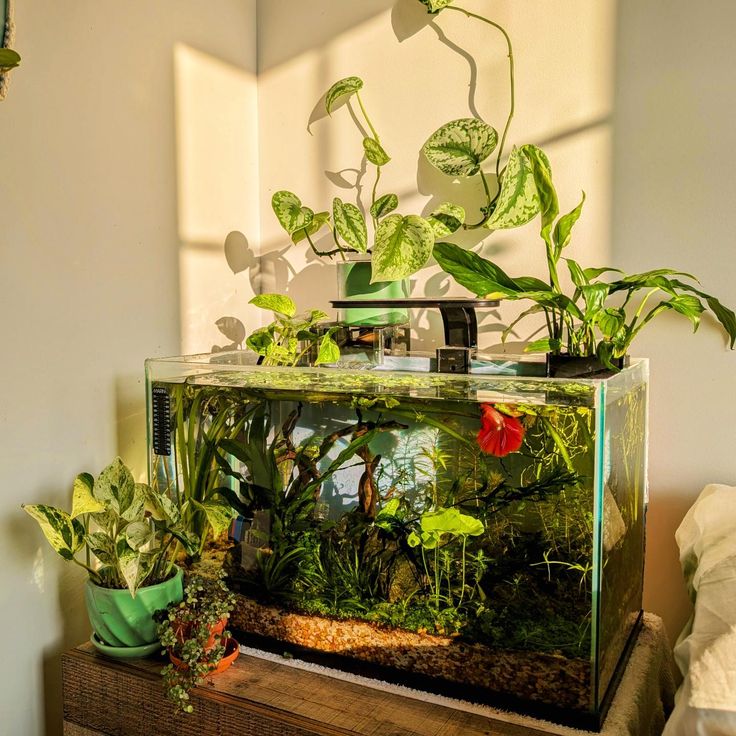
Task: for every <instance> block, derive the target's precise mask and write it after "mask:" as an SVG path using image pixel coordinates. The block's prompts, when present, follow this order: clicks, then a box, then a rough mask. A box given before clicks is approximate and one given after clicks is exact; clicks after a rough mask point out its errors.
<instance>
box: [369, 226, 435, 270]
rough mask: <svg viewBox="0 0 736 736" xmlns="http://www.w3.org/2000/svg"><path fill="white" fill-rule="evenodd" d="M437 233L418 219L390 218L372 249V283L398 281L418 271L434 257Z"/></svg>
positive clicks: (380, 231) (378, 231)
mask: <svg viewBox="0 0 736 736" xmlns="http://www.w3.org/2000/svg"><path fill="white" fill-rule="evenodd" d="M433 246H434V230H432V226H431V225H430V224H429V223H428V222H427V221H426V220H425V219H424V218H423V217H419V215H406V216H403V215H389V216H388V217H386V218H384V219H383V220H382V221H381V224H380V225H379V226H378V230H377V231H376V240H375V243H374V245H373V255H372V258H371V261H372V270H371V283H372V284H374V283H376V282H379V281H397V280H399V279H403V278H406V277H407V276H409V275H411V274H413V273H414V272H415V271H418V270H419V269H420V268H421V267H422V266H423V265H424V264H425V263H426V262H427V261H428V260H429V257H430V256H431V255H432V247H433Z"/></svg>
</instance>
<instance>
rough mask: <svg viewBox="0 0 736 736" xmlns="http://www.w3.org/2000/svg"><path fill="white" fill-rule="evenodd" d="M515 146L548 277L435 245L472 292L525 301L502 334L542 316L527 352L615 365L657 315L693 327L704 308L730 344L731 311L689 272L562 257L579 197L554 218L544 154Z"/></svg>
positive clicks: (733, 331)
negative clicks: (590, 264) (566, 280)
mask: <svg viewBox="0 0 736 736" xmlns="http://www.w3.org/2000/svg"><path fill="white" fill-rule="evenodd" d="M520 150H521V153H522V155H524V156H525V157H526V158H527V161H528V162H529V164H530V168H531V173H532V181H533V185H534V187H535V189H536V190H537V195H538V198H539V202H540V214H541V218H540V219H541V230H540V235H541V237H542V241H543V242H544V247H545V254H546V260H547V269H548V273H549V282H545V281H542V280H541V279H537V278H534V277H531V276H521V277H511V276H509V275H508V274H507V273H506V272H505V271H503V270H502V269H501V268H500V267H499V266H498V265H497V264H496V263H494V262H493V261H490V260H488V259H486V258H482V257H481V256H479V255H477V254H476V253H473V252H471V251H466V250H463V249H462V248H459V247H458V246H456V245H453V244H451V243H437V244H436V245H435V248H434V256H435V258H436V259H437V262H438V263H439V264H440V266H441V267H442V269H443V270H444V271H446V272H447V273H448V274H450V275H451V276H452V277H453V278H454V279H455V280H456V281H457V282H458V283H460V284H462V285H463V286H465V287H466V288H467V289H469V290H470V291H471V292H473V293H474V294H476V295H478V296H483V297H485V298H493V299H508V300H512V301H519V300H524V301H530V302H532V305H531V306H530V307H529V308H528V309H526V310H525V311H524V312H522V314H521V315H520V316H519V317H518V318H517V319H516V320H515V321H514V322H513V323H512V324H511V325H509V327H508V328H507V329H506V330H505V332H504V333H503V336H502V337H503V339H504V340H505V339H506V338H507V337H508V335H509V334H510V333H511V331H512V330H513V328H514V327H515V326H516V324H517V323H518V322H519V321H521V320H523V319H525V318H526V317H528V316H529V315H532V314H542V315H544V319H545V324H544V326H543V327H542V329H545V327H546V331H547V335H546V336H545V337H543V338H541V339H538V340H535V341H533V342H530V343H529V344H528V345H527V347H526V350H527V351H529V352H549V353H553V354H566V355H570V356H573V357H597V358H598V359H599V360H600V361H601V362H602V363H603V364H604V365H605V366H607V367H608V368H611V369H615V368H616V366H615V365H614V364H613V360H614V359H618V358H622V357H623V356H625V355H626V354H627V353H628V352H629V349H630V347H631V343H632V342H633V340H634V339H635V338H636V337H637V336H638V335H639V333H640V332H641V330H642V329H643V328H644V327H645V326H646V325H648V324H649V323H650V322H651V321H652V320H653V319H654V318H655V317H656V316H657V315H659V314H663V313H665V312H673V313H675V314H680V315H682V316H684V317H686V318H687V319H689V320H690V322H691V323H692V325H693V330H694V331H695V330H697V329H698V327H699V325H700V318H701V315H702V314H703V312H704V311H706V310H707V309H709V310H710V311H711V312H712V313H713V315H714V316H715V318H716V319H717V320H718V322H720V324H721V326H722V327H723V329H724V331H725V333H726V335H727V336H728V340H729V343H730V347H731V348H732V349H733V347H734V343H735V342H736V315H735V314H734V312H733V311H732V310H731V309H729V308H727V307H725V306H724V305H723V304H721V302H720V301H719V300H718V299H717V298H716V297H714V296H712V295H710V294H708V293H706V292H704V291H702V290H701V289H700V287H699V282H698V280H697V279H696V278H695V276H692V275H691V274H687V273H683V272H680V271H674V270H672V269H669V268H660V269H655V270H652V271H646V272H644V273H637V274H631V275H627V274H625V273H624V272H623V271H621V270H619V269H616V268H610V267H603V268H584V267H583V266H581V265H580V264H579V263H578V262H577V261H575V260H574V259H572V258H563V252H564V250H565V248H567V247H568V245H569V244H570V240H571V236H572V230H573V227H574V226H575V223H576V222H577V221H578V219H579V218H580V214H581V212H582V208H583V203H584V201H585V195H584V194H583V198H582V200H581V201H580V203H579V204H578V205H577V206H576V207H575V208H574V209H573V210H571V211H570V212H568V213H567V214H565V215H563V216H561V217H560V216H559V214H560V212H559V204H558V200H557V193H556V191H555V187H554V184H553V182H552V170H551V167H550V163H549V160H548V159H547V157H546V156H545V155H544V154H543V153H542V152H541V151H540V150H539V149H536V148H534V147H532V146H523V147H522V149H520ZM562 261H564V266H566V267H567V270H568V271H569V274H570V278H571V280H572V284H573V288H572V293H570V294H569V295H568V294H565V293H564V291H563V288H562V285H561V279H560V273H559V270H560V266H561V262H562ZM611 276H613V278H611ZM606 277H607V278H606ZM693 282H695V283H693ZM640 292H644V295H643V298H641V299H639V300H636V299H634V297H635V296H636V295H637V294H639V293H640Z"/></svg>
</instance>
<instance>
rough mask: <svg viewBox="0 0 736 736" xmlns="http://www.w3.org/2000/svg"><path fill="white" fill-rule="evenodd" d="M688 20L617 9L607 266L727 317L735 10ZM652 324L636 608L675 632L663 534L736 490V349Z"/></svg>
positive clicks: (672, 12) (716, 2) (646, 339)
mask: <svg viewBox="0 0 736 736" xmlns="http://www.w3.org/2000/svg"><path fill="white" fill-rule="evenodd" d="M704 9H705V6H703V10H704ZM692 10H693V5H692V4H691V3H686V2H684V0H675V1H674V2H663V1H662V0H657V1H651V2H644V3H642V2H637V0H621V1H620V3H619V9H618V41H617V84H616V97H615V100H616V104H615V118H614V122H615V125H614V131H615V136H614V178H613V256H614V261H615V265H617V266H620V267H622V268H626V269H628V270H630V271H634V270H646V269H649V268H657V267H661V266H670V267H672V268H678V269H682V270H683V271H689V272H691V273H695V274H696V275H697V276H698V277H699V278H700V280H701V281H702V283H703V288H704V289H705V290H706V291H710V293H713V294H717V295H718V296H720V297H721V298H722V299H723V300H724V301H725V302H726V303H727V304H729V305H730V306H731V307H734V306H736V289H734V283H735V279H736V235H734V229H733V225H732V222H731V212H732V210H733V205H734V202H735V201H736V179H735V178H734V176H733V171H734V166H736V152H735V151H734V147H733V129H734V124H733V121H734V115H736V87H734V84H733V79H732V77H733V74H732V70H733V69H734V67H735V66H736V48H735V47H734V44H733V34H732V29H733V27H734V23H736V5H734V3H733V2H730V0H713V2H709V3H707V12H695V13H694V12H692ZM660 319H661V321H660V322H659V324H658V325H656V326H655V327H654V329H652V330H649V331H647V333H645V334H644V333H643V336H642V338H641V339H640V340H639V341H638V343H637V352H639V353H640V354H642V355H648V356H649V357H650V358H651V378H652V383H651V390H652V393H651V425H650V429H651V435H650V436H651V442H650V462H651V469H650V500H651V503H650V507H649V516H648V532H649V540H648V548H647V577H646V582H645V592H646V595H645V603H646V605H647V606H648V607H649V608H650V609H653V610H655V611H657V612H658V613H662V614H664V615H665V618H666V621H667V624H668V626H669V628H670V633H671V634H672V633H675V632H676V629H677V628H678V627H679V626H680V625H681V624H682V622H683V620H684V619H685V617H686V616H687V615H688V611H689V606H688V601H687V597H686V595H685V593H684V589H683V587H682V585H680V583H679V568H678V562H677V549H676V546H675V543H674V539H673V535H674V530H675V529H676V527H677V525H678V524H679V522H680V520H681V519H682V516H683V515H684V513H685V511H686V510H687V508H688V507H689V506H690V504H691V503H692V502H693V500H694V498H695V496H696V494H697V493H698V492H699V491H700V489H701V488H702V487H703V486H704V485H705V484H706V483H712V482H718V483H726V484H729V485H736V451H735V449H736V425H735V424H734V421H733V417H734V416H735V415H736V353H733V352H730V351H727V350H726V349H725V348H724V344H723V343H724V340H723V338H722V336H721V334H720V333H719V332H718V331H717V330H716V329H715V328H714V327H713V324H712V322H711V321H710V320H709V319H708V320H706V321H705V322H704V324H703V326H702V327H701V330H700V332H699V333H698V334H697V335H695V336H693V335H692V334H691V330H690V328H689V327H688V325H687V324H686V323H683V322H684V320H683V321H680V320H678V319H674V318H672V317H669V316H667V317H662V318H660ZM734 503H736V496H735V497H734Z"/></svg>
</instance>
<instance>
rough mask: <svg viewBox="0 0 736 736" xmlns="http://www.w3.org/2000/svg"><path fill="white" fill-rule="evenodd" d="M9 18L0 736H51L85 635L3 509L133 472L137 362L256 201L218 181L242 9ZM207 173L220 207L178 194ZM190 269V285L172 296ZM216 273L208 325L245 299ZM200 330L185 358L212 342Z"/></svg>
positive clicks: (247, 27)
mask: <svg viewBox="0 0 736 736" xmlns="http://www.w3.org/2000/svg"><path fill="white" fill-rule="evenodd" d="M16 6H17V13H16V15H17V18H16V19H17V24H18V36H17V42H16V46H17V48H18V50H19V51H20V52H21V53H22V55H23V66H22V68H21V69H18V70H17V72H16V73H15V78H14V79H13V82H12V84H11V88H10V94H9V96H8V99H7V100H6V101H5V102H3V103H0V305H2V310H0V340H1V342H0V344H1V345H2V359H1V360H0V378H1V384H2V391H1V392H0V396H1V397H2V398H1V399H0V488H1V489H2V491H1V492H0V630H1V631H2V632H3V636H2V642H3V643H2V646H3V661H4V672H3V675H2V677H1V678H0V680H1V682H2V686H1V687H0V714H1V716H0V733H2V734H8V736H10V734H13V736H38V735H40V734H42V733H44V732H48V733H52V734H56V733H59V732H60V689H61V687H60V669H59V668H60V665H59V656H58V655H59V653H60V652H61V651H62V650H63V649H64V648H66V647H69V646H71V645H73V644H77V643H79V642H80V641H82V640H84V639H85V638H86V637H88V636H89V624H88V623H87V620H86V614H85V612H84V605H83V602H82V596H81V592H82V584H83V576H81V575H79V574H78V573H77V571H76V570H73V569H71V568H70V567H68V566H65V565H63V564H61V563H60V561H59V560H57V558H56V557H55V556H54V553H53V552H52V551H51V550H50V548H48V547H47V546H46V545H45V543H44V542H42V538H41V535H40V533H39V532H38V530H37V529H36V528H35V526H34V525H33V522H32V521H31V520H30V519H28V518H27V517H25V515H24V514H23V513H22V512H21V511H20V504H21V503H22V502H24V501H25V502H27V501H46V502H50V503H58V504H66V503H67V502H68V500H69V493H70V483H71V481H72V480H73V478H74V476H75V474H76V473H78V472H81V471H83V470H91V471H95V472H96V471H98V470H100V469H101V467H102V466H103V464H105V463H106V462H108V461H109V460H110V459H112V457H113V456H114V454H115V453H116V452H122V453H123V456H124V457H125V459H126V460H127V461H128V462H129V463H132V464H133V467H134V469H135V471H136V474H137V475H142V474H144V473H145V463H144V462H143V460H144V447H145V424H144V421H143V417H144V414H143V411H144V405H143V398H144V393H143V386H142V376H143V360H144V358H146V357H147V356H150V355H164V354H174V353H178V352H179V350H180V349H181V343H180V338H181V340H182V341H185V340H186V339H190V337H191V329H192V328H193V327H194V326H195V325H193V322H192V321H191V320H190V319H189V316H187V317H186V323H184V324H183V325H182V323H181V317H180V305H185V308H187V309H188V308H189V307H186V305H192V304H196V303H197V300H198V299H199V300H201V299H202V297H201V296H198V294H197V289H198V288H199V287H200V284H201V283H202V282H203V281H204V280H205V279H204V278H203V276H202V275H201V274H202V272H204V271H205V270H206V268H207V261H208V259H207V256H208V255H210V254H213V253H215V254H216V257H215V256H213V257H212V258H211V259H210V260H217V261H220V262H225V259H224V256H223V250H222V249H223V243H224V240H225V237H226V236H227V234H228V232H229V231H235V230H237V231H241V232H242V233H243V234H244V236H247V238H248V239H249V240H251V241H257V237H258V233H257V213H255V214H253V212H251V216H250V217H248V202H249V201H250V202H253V201H254V197H253V196H252V193H253V192H254V191H255V186H256V184H255V182H254V181H253V180H252V179H251V180H250V182H249V181H248V180H247V179H246V177H250V176H251V175H252V174H251V172H250V171H249V170H248V168H247V166H246V170H245V171H243V172H238V171H237V170H236V169H239V168H240V167H241V165H242V164H243V163H246V164H248V166H250V167H253V166H254V165H255V164H254V161H255V155H254V154H253V155H252V156H251V159H252V160H251V162H250V163H248V162H247V161H244V159H246V158H247V154H246V153H244V146H243V142H242V140H241V136H243V134H245V136H244V137H245V138H248V137H249V136H252V134H253V131H254V130H255V124H256V123H255V99H256V98H255V77H254V73H255V62H256V59H255V3H254V2H246V1H245V0H212V1H211V2H209V3H206V4H205V5H203V4H202V3H201V2H195V1H194V0H156V2H147V1H146V0H126V2H117V1H113V0H65V2H43V1H42V0H26V1H24V2H18V3H16ZM198 93H199V95H200V99H201V101H202V104H203V105H206V106H210V105H212V106H213V107H209V109H199V110H198V109H197V106H196V105H194V104H193V102H192V97H193V96H195V95H197V94H198ZM224 98H227V100H224ZM214 105H217V107H214ZM245 123H247V125H250V126H251V130H249V129H248V127H247V126H246V127H244V124H245ZM207 127H209V129H210V133H211V135H213V136H214V138H213V140H212V141H211V145H210V146H209V149H210V156H209V164H208V163H207V162H204V161H202V156H201V154H200V153H199V150H198V149H199V148H200V147H202V146H206V144H207V135H206V130H205V128H207ZM250 140H251V141H252V140H254V138H250ZM252 145H253V147H254V148H255V144H254V143H253V144H252ZM208 167H209V168H208ZM212 167H217V168H218V169H219V171H220V173H221V174H224V175H225V177H229V179H228V178H225V180H222V179H221V180H219V181H220V183H221V184H222V185H223V186H228V187H229V186H230V185H231V184H232V182H233V180H234V181H235V182H236V185H237V186H235V187H233V189H232V191H228V192H227V193H226V195H227V198H226V200H225V201H219V202H218V201H217V200H215V201H213V197H212V196H209V195H212V194H213V193H212V192H201V191H197V190H196V188H195V189H194V190H192V186H193V185H192V184H191V182H192V179H194V180H195V182H196V180H199V181H200V182H201V181H202V179H201V177H202V176H205V175H207V173H208V172H211V170H212ZM238 177H239V178H238ZM207 181H209V182H211V181H212V176H210V178H209V179H208V180H207ZM215 193H219V192H215ZM249 194H250V195H251V196H250V197H249ZM208 196H209V198H208ZM197 204H199V209H198V208H197ZM203 210H204V211H203ZM251 228H252V230H251ZM233 242H234V243H235V246H234V247H235V250H236V251H239V250H242V247H243V243H242V239H240V241H239V240H238V239H237V238H236V239H235V241H233ZM192 252H194V253H196V255H197V258H198V259H199V262H201V263H203V264H204V265H202V266H201V268H202V272H200V273H199V274H198V273H194V274H193V275H192V276H191V277H190V278H189V279H188V280H183V283H181V285H180V277H181V279H184V275H190V274H192V270H193V269H192V267H191V266H192V259H193V256H192ZM240 256H242V254H240V255H239V254H238V253H237V252H236V253H234V254H233V258H234V262H235V261H237V259H238V257H240ZM240 260H241V261H242V258H241V259H240ZM198 267H199V264H198ZM214 268H215V267H213V269H214ZM217 274H218V276H220V279H221V280H220V285H219V290H218V291H219V293H220V294H223V295H224V296H223V299H225V302H224V303H215V300H214V299H209V297H207V299H208V301H209V306H208V308H209V309H210V312H209V313H208V319H210V318H215V319H216V318H217V317H221V316H224V315H227V314H229V313H230V312H231V311H232V310H234V309H235V308H236V306H235V305H233V304H232V303H228V302H227V301H226V300H227V299H230V298H231V296H230V295H231V294H232V293H234V292H235V291H236V290H240V291H241V292H242V293H243V296H244V297H245V296H247V294H248V293H250V284H249V282H248V278H247V274H245V273H241V274H240V276H241V277H242V278H243V279H245V283H241V282H240V281H238V278H237V277H236V276H235V275H233V272H232V270H229V269H227V268H226V269H224V270H220V271H218V272H217ZM207 278H209V275H208V274H207ZM245 300H246V301H247V299H245ZM243 311H244V310H243ZM240 314H241V316H242V311H241V313H240ZM235 316H237V315H235ZM200 327H201V329H202V334H201V337H200V343H201V344H200V346H199V347H200V349H202V348H205V349H209V347H210V345H211V344H212V343H213V342H217V341H218V339H220V338H221V339H222V341H223V342H224V341H225V338H224V337H223V336H221V335H220V334H219V332H218V331H217V328H216V327H215V326H214V325H212V324H209V325H207V324H203V325H200ZM205 328H206V329H205ZM191 339H192V340H193V339H194V338H191ZM189 345H190V343H187V346H189ZM46 727H47V728H46Z"/></svg>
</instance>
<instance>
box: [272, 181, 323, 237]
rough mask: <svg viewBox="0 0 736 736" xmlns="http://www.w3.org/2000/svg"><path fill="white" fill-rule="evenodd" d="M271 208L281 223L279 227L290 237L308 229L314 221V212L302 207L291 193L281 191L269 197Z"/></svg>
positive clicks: (299, 201) (299, 200) (300, 202)
mask: <svg viewBox="0 0 736 736" xmlns="http://www.w3.org/2000/svg"><path fill="white" fill-rule="evenodd" d="M271 207H272V209H273V211H274V214H275V215H276V217H277V218H278V221H279V222H280V223H281V227H283V228H284V230H286V232H287V233H289V235H292V234H293V233H294V232H296V231H297V230H302V229H304V228H307V227H309V225H310V224H311V222H312V220H313V219H314V211H313V210H310V209H309V207H302V201H301V199H299V197H297V196H296V194H294V193H293V192H287V191H285V190H282V191H280V192H276V193H275V194H274V195H273V197H271Z"/></svg>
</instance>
